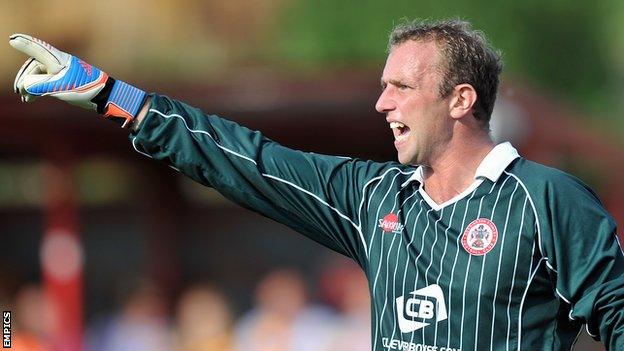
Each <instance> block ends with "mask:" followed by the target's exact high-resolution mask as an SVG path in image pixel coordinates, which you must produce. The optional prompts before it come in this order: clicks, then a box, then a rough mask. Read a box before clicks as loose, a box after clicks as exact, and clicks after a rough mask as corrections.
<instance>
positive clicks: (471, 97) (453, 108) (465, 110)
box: [449, 84, 477, 119]
mask: <svg viewBox="0 0 624 351" xmlns="http://www.w3.org/2000/svg"><path fill="white" fill-rule="evenodd" d="M476 102H477V91H476V90H475V89H474V87H473V86H472V85H470V84H459V85H456V86H455V88H454V89H453V92H452V93H451V100H450V102H449V104H450V106H449V107H450V115H451V117H452V118H455V119H460V118H463V117H465V116H467V115H471V114H472V108H473V107H474V104H475V103H476Z"/></svg>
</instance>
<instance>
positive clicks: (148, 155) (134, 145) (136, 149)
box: [132, 137, 180, 172]
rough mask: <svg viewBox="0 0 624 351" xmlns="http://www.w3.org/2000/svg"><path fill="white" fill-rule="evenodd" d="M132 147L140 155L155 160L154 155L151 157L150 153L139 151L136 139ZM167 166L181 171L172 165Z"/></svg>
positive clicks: (133, 139)
mask: <svg viewBox="0 0 624 351" xmlns="http://www.w3.org/2000/svg"><path fill="white" fill-rule="evenodd" d="M132 147H133V148H134V150H135V151H136V152H138V153H140V154H141V155H145V156H147V157H149V158H151V159H153V157H152V155H150V154H148V153H145V152H143V151H141V150H139V149H138V148H137V146H136V137H134V138H132ZM167 166H169V168H171V169H175V170H176V171H178V172H180V170H179V169H178V168H176V167H173V166H172V165H167Z"/></svg>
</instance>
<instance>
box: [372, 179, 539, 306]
mask: <svg viewBox="0 0 624 351" xmlns="http://www.w3.org/2000/svg"><path fill="white" fill-rule="evenodd" d="M368 218H369V221H368V223H367V228H366V230H367V236H368V238H369V242H368V249H369V250H368V254H369V260H368V262H369V266H368V270H367V274H368V276H369V281H371V284H372V286H371V288H372V290H373V291H376V290H377V289H379V288H380V287H382V286H383V287H384V288H383V290H384V291H385V294H391V295H397V296H398V295H403V294H405V293H409V292H411V291H414V290H418V289H422V288H427V287H429V286H432V285H437V286H439V287H441V288H442V289H443V290H447V291H451V290H457V291H458V292H460V293H461V294H469V295H475V296H476V295H477V294H486V295H492V296H494V295H496V294H497V293H498V292H499V291H502V290H509V289H513V287H514V286H517V285H518V282H519V281H522V280H523V279H521V277H523V276H525V275H527V274H528V272H530V270H531V265H532V264H533V261H534V257H535V254H536V252H537V251H539V248H538V247H537V245H538V244H537V241H536V240H535V238H536V222H535V217H534V212H533V211H532V207H531V204H530V201H529V199H528V197H527V196H526V194H525V193H524V192H523V191H522V190H521V189H519V187H518V185H517V184H514V183H513V182H500V183H496V184H482V185H481V186H479V187H477V188H476V189H474V190H473V191H472V192H471V193H468V194H466V196H465V197H463V198H460V199H458V200H457V201H454V202H453V203H450V204H447V205H445V206H443V207H441V208H434V207H432V206H430V204H429V203H428V201H427V199H426V198H425V197H424V196H423V194H421V193H420V192H419V191H417V190H414V191H401V190H399V191H396V192H392V191H388V192H387V194H384V196H379V197H378V199H377V201H373V202H372V203H371V204H370V206H369V207H368ZM372 219H374V220H372ZM484 287H485V288H484Z"/></svg>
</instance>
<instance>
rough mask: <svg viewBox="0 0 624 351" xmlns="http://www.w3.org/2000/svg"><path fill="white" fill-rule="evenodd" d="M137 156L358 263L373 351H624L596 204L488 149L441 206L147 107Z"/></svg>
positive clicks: (364, 170) (160, 105)
mask: <svg viewBox="0 0 624 351" xmlns="http://www.w3.org/2000/svg"><path fill="white" fill-rule="evenodd" d="M130 138H131V142H132V144H133V146H134V148H135V149H136V150H137V151H138V152H140V153H142V154H145V155H147V156H149V157H152V158H155V159H158V160H162V161H164V162H166V163H168V164H169V165H171V166H172V167H174V168H176V169H177V170H179V171H180V172H182V173H184V174H186V175H187V176H189V177H191V178H192V179H194V180H196V181H198V182H200V183H202V184H205V185H207V186H210V187H214V188H215V189H217V190H218V191H219V192H221V193H222V194H223V195H224V196H226V197H227V198H229V199H231V200H232V201H234V202H236V203H238V204H240V205H242V206H244V207H246V208H249V209H252V210H253V211H256V212H259V213H261V214H263V215H265V216H267V217H270V218H272V219H274V220H276V221H278V222H281V223H284V224H286V225H288V226H290V227H292V228H293V229H294V230H296V231H298V232H300V233H303V234H304V235H306V236H308V237H309V238H311V239H313V240H315V241H317V242H319V243H321V244H322V245H325V246H327V247H329V248H331V249H333V250H335V251H337V252H340V253H342V254H344V255H346V256H349V257H351V258H352V259H353V260H355V261H356V262H357V263H358V264H359V265H360V266H361V267H362V269H363V270H364V272H365V274H366V276H367V278H368V282H369V289H370V294H371V297H372V327H371V332H372V345H373V350H403V351H450V350H456V351H457V350H461V351H468V350H480V351H483V350H569V349H571V348H572V347H573V344H574V342H575V340H576V338H577V336H578V334H579V332H580V331H581V329H582V327H583V326H584V325H585V326H586V328H587V331H588V332H589V334H591V335H593V336H594V337H595V338H597V339H600V340H602V341H603V342H604V343H605V345H606V346H607V348H608V349H609V350H624V255H623V253H622V250H621V247H620V246H619V243H618V240H617V234H616V226H615V223H614V221H613V219H612V218H611V217H610V216H609V214H608V213H607V212H606V211H605V210H604V208H603V206H602V205H601V203H600V202H599V200H598V199H597V198H596V196H595V195H594V193H593V192H592V191H591V190H590V189H589V188H587V187H586V186H585V185H583V184H582V183H581V182H580V181H578V180H577V179H575V178H573V177H572V176H569V175H567V174H565V173H563V172H560V171H557V170H555V169H552V168H548V167H545V166H542V165H539V164H537V163H534V162H531V161H528V160H526V159H524V158H522V157H520V156H519V155H518V154H517V152H516V150H515V149H514V148H513V147H512V146H511V145H510V144H508V143H506V144H500V145H498V146H496V147H495V148H494V149H493V150H492V151H491V152H490V153H489V154H488V155H487V156H486V157H485V159H484V160H483V162H482V163H481V164H480V166H479V167H478V169H477V171H476V174H475V179H474V183H473V184H472V185H471V186H470V187H469V188H468V189H466V190H465V191H464V192H462V193H461V194H459V195H457V196H456V197H454V198H453V199H451V200H449V201H447V202H445V203H443V204H437V203H435V202H434V201H433V200H432V199H431V198H430V197H429V196H428V195H427V193H426V192H425V190H424V189H423V178H422V177H423V175H422V169H421V168H417V167H411V166H405V165H401V164H398V163H395V162H386V163H378V162H373V161H365V160H358V159H351V158H345V157H335V156H326V155H319V154H315V153H308V152H302V151H296V150H292V149H289V148H286V147H284V146H281V145H279V144H278V143H276V142H273V141H271V140H269V139H267V138H266V137H264V136H263V135H262V134H261V133H259V132H256V131H251V130H249V129H247V128H245V127H242V126H240V125H238V124H236V123H234V122H231V121H228V120H225V119H221V118H219V117H217V116H209V115H205V114H204V113H202V112H201V111H200V110H198V109H196V108H193V107H190V106H188V105H186V104H184V103H181V102H178V101H175V100H172V99H169V98H166V97H162V96H158V95H154V96H152V102H151V105H150V109H149V112H148V114H147V116H146V117H145V119H144V120H143V122H142V124H141V126H140V128H139V130H138V131H136V132H134V133H132V134H131V136H130Z"/></svg>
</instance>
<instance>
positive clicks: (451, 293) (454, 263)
mask: <svg viewBox="0 0 624 351" xmlns="http://www.w3.org/2000/svg"><path fill="white" fill-rule="evenodd" d="M476 193H477V189H475V190H474V191H473V192H472V195H470V198H469V199H468V201H466V208H465V209H464V217H463V219H462V225H461V228H464V226H465V225H466V216H467V215H468V208H469V207H470V200H472V198H473V197H474V196H475V194H476ZM461 237H462V236H461V235H458V236H457V240H456V243H455V247H456V251H455V259H453V269H451V281H450V283H449V286H448V297H449V301H453V299H452V296H453V290H452V289H451V287H452V286H453V279H454V278H455V266H457V257H459V248H460V247H461V245H460V243H459V242H460V241H461ZM466 274H468V273H466ZM452 308H453V304H451V303H450V302H449V304H448V315H449V316H450V315H451V310H452ZM446 326H447V328H446V329H447V333H448V334H447V336H446V347H447V348H449V346H450V344H451V323H450V321H449V323H447V324H446Z"/></svg>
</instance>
